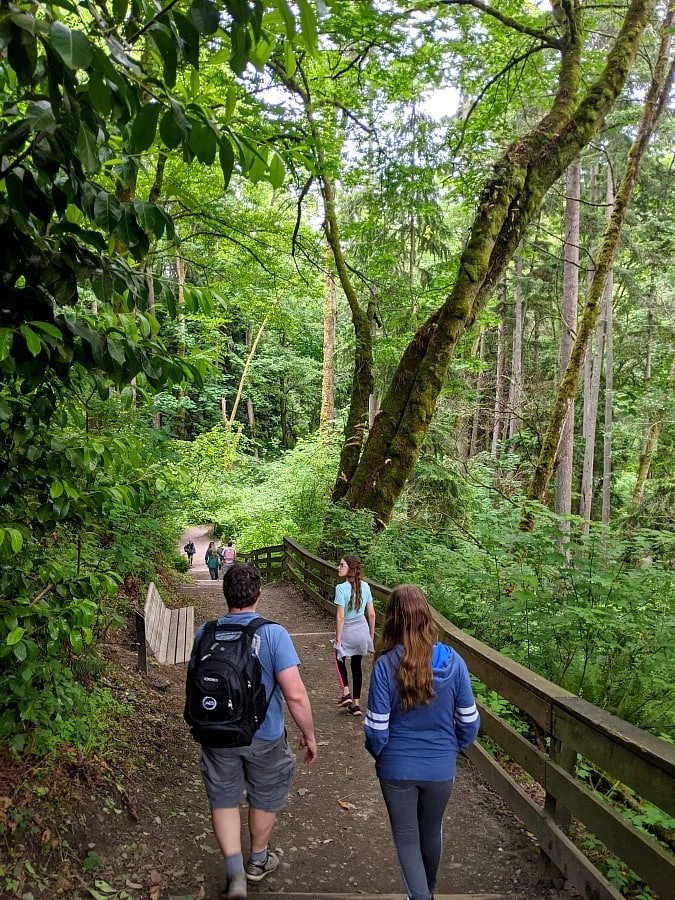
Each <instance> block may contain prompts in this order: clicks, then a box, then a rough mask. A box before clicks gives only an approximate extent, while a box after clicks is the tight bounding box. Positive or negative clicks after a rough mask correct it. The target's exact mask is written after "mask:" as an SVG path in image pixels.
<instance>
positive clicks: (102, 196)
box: [94, 191, 122, 234]
mask: <svg viewBox="0 0 675 900" xmlns="http://www.w3.org/2000/svg"><path fill="white" fill-rule="evenodd" d="M121 218H122V204H121V203H120V201H119V200H118V199H117V197H115V196H114V195H113V194H109V193H108V192H107V191H99V192H98V194H97V195H96V200H95V201H94V221H95V222H96V224H97V225H98V226H99V228H102V229H103V230H104V231H106V232H107V233H108V234H112V232H113V231H114V230H115V228H116V226H117V224H118V222H119V221H120V219H121Z"/></svg>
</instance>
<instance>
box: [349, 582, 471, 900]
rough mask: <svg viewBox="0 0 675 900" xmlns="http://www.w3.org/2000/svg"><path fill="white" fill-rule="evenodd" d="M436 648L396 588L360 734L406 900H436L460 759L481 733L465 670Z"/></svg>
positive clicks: (420, 607) (417, 611) (428, 628)
mask: <svg viewBox="0 0 675 900" xmlns="http://www.w3.org/2000/svg"><path fill="white" fill-rule="evenodd" d="M436 641H437V633H436V626H435V624H434V620H433V619H432V617H431V612H430V610H429V604H428V602H427V598H426V597H425V596H424V594H423V593H422V591H421V590H420V589H419V588H418V587H415V586H414V585H412V584H401V585H399V586H398V587H396V588H394V590H393V591H392V592H391V595H390V597H389V603H388V604H387V611H386V612H385V615H384V624H383V626H382V636H381V637H380V640H379V642H378V646H377V652H376V654H375V665H374V666H373V672H372V675H371V678H370V690H369V691H368V707H367V709H366V718H365V721H364V726H365V733H366V750H368V752H369V753H370V754H371V755H372V756H374V757H375V772H376V774H377V777H378V778H379V780H380V788H381V790H382V795H383V797H384V802H385V805H386V807H387V812H388V813H389V821H390V823H391V830H392V832H393V835H394V844H395V845H396V853H397V855H398V860H399V866H400V869H401V876H402V878H403V884H404V887H405V889H406V892H407V894H408V898H409V900H430V898H431V900H433V895H434V887H435V885H436V875H437V872H438V866H439V863H440V860H441V851H442V831H441V829H442V824H443V814H444V812H445V807H446V806H447V804H448V800H449V799H450V794H451V793H452V788H453V786H454V783H455V764H456V759H457V754H458V753H459V752H460V750H464V749H465V748H466V747H468V746H469V745H470V744H471V743H473V741H474V740H475V739H476V735H477V734H478V729H479V727H480V718H479V715H478V710H477V709H476V704H475V702H474V699H473V692H472V690H471V682H470V681H469V672H468V669H467V667H466V663H465V662H464V660H463V659H462V658H461V656H459V655H458V654H457V653H455V652H454V650H451V649H450V647H446V645H445V644H440V643H436Z"/></svg>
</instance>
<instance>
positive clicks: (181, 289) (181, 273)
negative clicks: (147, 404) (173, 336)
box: [176, 252, 187, 441]
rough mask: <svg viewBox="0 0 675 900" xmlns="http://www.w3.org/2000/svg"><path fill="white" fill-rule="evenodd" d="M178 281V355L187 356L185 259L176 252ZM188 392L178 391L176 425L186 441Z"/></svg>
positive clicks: (180, 435) (179, 433)
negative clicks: (185, 402)
mask: <svg viewBox="0 0 675 900" xmlns="http://www.w3.org/2000/svg"><path fill="white" fill-rule="evenodd" d="M176 282H177V285H178V292H177V294H178V296H177V299H176V309H177V316H176V331H177V335H178V356H185V350H186V346H187V335H186V324H185V260H184V259H183V257H182V256H181V255H180V252H178V253H177V254H176ZM186 396H187V393H186V392H185V391H184V390H182V389H180V390H179V391H178V423H177V426H176V436H177V437H178V438H179V440H182V441H184V440H185V438H186V436H187V428H186V422H185V405H184V403H183V402H182V401H183V400H184V399H185V397H186Z"/></svg>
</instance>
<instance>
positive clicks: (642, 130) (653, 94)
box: [522, 6, 674, 529]
mask: <svg viewBox="0 0 675 900" xmlns="http://www.w3.org/2000/svg"><path fill="white" fill-rule="evenodd" d="M673 18H674V15H673V8H672V6H671V8H669V10H668V13H667V15H666V20H665V22H664V27H663V29H662V37H661V43H660V46H659V52H658V57H657V60H656V64H655V66H654V69H653V76H652V81H651V84H650V86H649V91H648V93H647V98H646V100H645V105H644V108H643V110H642V116H641V118H640V124H639V126H638V130H637V135H636V137H635V140H634V141H633V143H632V145H631V148H630V150H629V152H628V160H627V162H626V170H625V172H624V176H623V178H622V180H621V184H620V185H619V189H618V191H617V193H616V200H615V204H614V209H613V210H612V215H611V217H610V220H609V222H608V224H607V227H606V228H605V233H604V235H603V239H602V244H601V248H600V252H599V254H598V258H597V260H596V266H595V272H594V274H593V280H592V282H591V288H590V291H589V294H588V299H587V301H586V306H585V309H584V312H583V314H582V317H581V319H580V322H579V328H578V331H577V337H576V340H575V342H574V346H573V348H572V353H571V356H570V362H569V365H568V366H567V370H566V372H565V375H564V376H563V380H562V382H561V384H560V387H559V389H558V392H557V395H556V399H555V402H554V405H553V410H552V412H551V417H550V420H549V427H548V430H547V433H546V436H545V437H544V442H543V445H542V448H541V452H540V454H539V459H538V461H537V465H536V468H535V471H534V474H533V476H532V480H531V482H530V486H529V489H528V498H529V499H530V500H537V501H540V502H541V501H542V500H543V498H544V494H545V492H546V488H547V486H548V482H549V479H550V477H551V472H552V470H553V459H554V455H555V448H556V446H557V444H558V441H559V439H560V432H561V429H562V424H563V422H564V420H565V417H566V415H567V411H568V409H569V406H570V403H571V402H572V400H573V398H574V395H575V394H576V390H577V387H578V384H579V373H580V371H581V366H582V365H583V359H584V356H585V354H586V347H587V344H588V340H589V337H590V335H591V334H592V332H593V329H594V328H595V325H596V322H597V319H598V314H599V308H600V298H601V297H602V294H603V291H604V287H605V281H606V279H607V274H608V272H609V271H610V269H611V267H612V265H613V264H614V257H615V255H616V249H617V246H618V243H619V237H620V235H621V229H622V227H623V223H624V221H625V218H626V211H627V209H628V204H629V203H630V199H631V196H632V193H633V188H634V186H635V182H636V181H637V177H638V174H639V170H640V162H641V160H642V157H643V155H644V152H645V149H646V147H647V144H648V143H649V138H650V137H651V134H652V132H653V130H654V127H655V125H656V122H657V121H658V118H659V115H660V114H661V111H662V110H663V107H664V106H665V104H666V101H667V98H668V96H669V94H670V88H671V85H672V81H673V72H674V68H673V65H671V67H670V69H669V71H668V73H667V74H666V67H667V64H668V54H669V50H670V34H669V31H670V29H671V28H672V24H673ZM522 525H523V527H525V528H528V529H529V528H531V527H533V525H534V519H533V517H532V514H531V511H528V510H526V511H525V514H524V516H523V522H522Z"/></svg>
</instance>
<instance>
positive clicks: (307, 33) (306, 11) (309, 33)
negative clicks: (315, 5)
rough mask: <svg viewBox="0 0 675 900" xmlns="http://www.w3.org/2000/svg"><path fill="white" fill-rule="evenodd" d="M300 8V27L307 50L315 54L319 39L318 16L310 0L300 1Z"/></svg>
mask: <svg viewBox="0 0 675 900" xmlns="http://www.w3.org/2000/svg"><path fill="white" fill-rule="evenodd" d="M298 6H299V7H300V25H301V26H302V36H303V37H304V39H305V44H306V46H307V49H308V50H309V51H310V52H311V53H315V52H316V49H317V46H318V42H319V38H318V35H317V31H316V16H315V15H314V10H313V9H312V7H311V5H310V4H309V2H308V0H298Z"/></svg>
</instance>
